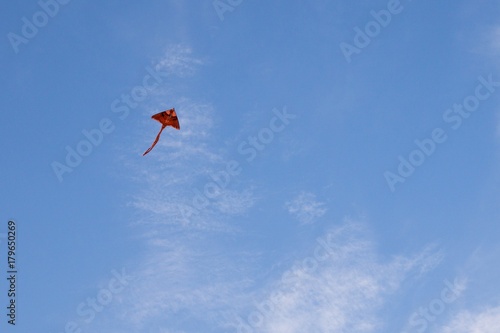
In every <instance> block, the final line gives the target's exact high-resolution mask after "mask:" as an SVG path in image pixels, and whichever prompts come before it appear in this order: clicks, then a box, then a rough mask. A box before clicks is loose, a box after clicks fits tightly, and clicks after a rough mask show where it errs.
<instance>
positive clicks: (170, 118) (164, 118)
mask: <svg viewBox="0 0 500 333" xmlns="http://www.w3.org/2000/svg"><path fill="white" fill-rule="evenodd" d="M151 118H153V119H154V120H158V121H159V122H160V123H161V129H160V132H159V133H158V135H157V136H156V139H155V141H154V142H153V144H152V145H151V147H149V149H148V150H146V151H145V152H144V154H142V156H144V155H146V154H147V153H149V152H150V151H151V149H153V147H154V146H155V145H156V143H157V142H158V140H160V134H161V132H162V131H163V129H164V128H165V127H167V126H172V127H173V128H175V129H180V128H181V127H180V126H179V120H178V119H177V113H175V108H174V109H170V110H166V111H162V112H160V113H157V114H155V115H152V116H151Z"/></svg>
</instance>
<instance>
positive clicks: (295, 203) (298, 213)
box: [285, 192, 327, 224]
mask: <svg viewBox="0 0 500 333" xmlns="http://www.w3.org/2000/svg"><path fill="white" fill-rule="evenodd" d="M285 207H286V208H287V210H288V213H290V214H291V215H292V216H294V217H295V218H296V219H298V220H299V221H300V222H301V223H303V224H307V223H312V222H314V221H315V220H316V219H318V218H320V217H322V216H323V215H324V214H325V213H326V211H327V209H326V206H325V204H324V203H323V202H319V201H317V200H316V195H314V194H313V193H309V192H301V193H300V194H299V195H298V196H296V197H295V198H294V199H293V200H291V201H288V202H287V203H286V204H285Z"/></svg>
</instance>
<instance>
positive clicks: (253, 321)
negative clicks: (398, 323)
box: [232, 223, 436, 333]
mask: <svg viewBox="0 0 500 333" xmlns="http://www.w3.org/2000/svg"><path fill="white" fill-rule="evenodd" d="M434 256H435V254H434V253H427V255H421V254H419V255H417V256H415V257H413V258H405V257H398V258H395V259H393V260H392V261H391V262H385V263H382V262H381V260H380V259H379V258H377V255H376V253H375V252H374V247H373V244H372V243H371V242H370V241H369V240H367V239H366V236H365V235H364V233H363V227H362V226H360V225H358V224H355V223H347V224H346V225H344V226H342V227H340V228H335V229H332V230H331V231H330V232H329V233H328V234H327V235H326V236H324V237H322V238H321V240H319V241H318V242H317V243H316V246H315V248H314V250H313V251H311V254H310V256H308V257H305V258H303V259H302V260H299V261H297V262H296V263H295V264H294V265H293V266H292V267H291V268H290V269H289V270H287V271H286V272H285V273H284V274H283V276H282V278H281V279H280V280H279V281H277V282H276V283H274V285H273V286H272V287H270V288H268V289H267V291H266V295H265V296H264V297H261V298H260V299H259V300H257V301H255V305H254V306H253V307H252V308H251V309H249V310H248V311H247V312H246V314H241V315H239V316H235V317H234V318H233V319H232V322H233V327H234V328H235V329H236V330H240V331H241V332H273V333H295V332H379V331H380V330H379V329H380V328H381V327H382V326H383V323H382V322H381V321H380V320H379V319H378V317H377V311H378V310H380V309H381V307H382V306H383V304H384V302H385V300H386V299H387V298H389V297H390V295H391V294H392V293H394V292H395V291H397V290H398V288H399V287H400V285H401V283H402V282H403V281H404V280H405V279H406V278H407V277H408V276H410V275H411V273H413V271H421V270H422V267H425V266H427V267H428V266H429V265H428V262H435V261H436V258H434Z"/></svg>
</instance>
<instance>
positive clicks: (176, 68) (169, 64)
mask: <svg viewBox="0 0 500 333" xmlns="http://www.w3.org/2000/svg"><path fill="white" fill-rule="evenodd" d="M203 64H204V61H203V60H202V59H200V58H197V57H195V56H194V55H193V50H192V48H191V47H190V46H187V45H182V44H177V45H172V46H170V47H168V48H167V50H166V51H165V55H164V56H163V57H162V58H161V59H160V60H159V61H158V62H157V64H156V68H155V69H156V70H165V71H167V72H168V73H171V74H173V75H176V76H179V77H181V78H185V77H189V76H193V75H194V74H195V73H196V70H197V69H198V67H199V66H201V65H203Z"/></svg>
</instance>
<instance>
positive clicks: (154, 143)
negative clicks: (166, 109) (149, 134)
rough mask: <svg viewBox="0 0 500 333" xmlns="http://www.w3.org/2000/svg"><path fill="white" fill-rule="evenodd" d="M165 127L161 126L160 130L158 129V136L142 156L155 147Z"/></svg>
mask: <svg viewBox="0 0 500 333" xmlns="http://www.w3.org/2000/svg"><path fill="white" fill-rule="evenodd" d="M165 127H166V126H162V127H161V129H160V132H158V135H157V136H156V139H155V141H154V142H153V144H152V145H151V147H149V148H148V150H146V151H145V152H144V154H142V156H144V155H146V154H147V153H149V152H150V151H151V149H153V147H154V146H156V143H157V142H158V140H160V134H161V132H162V131H163V129H164V128H165Z"/></svg>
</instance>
